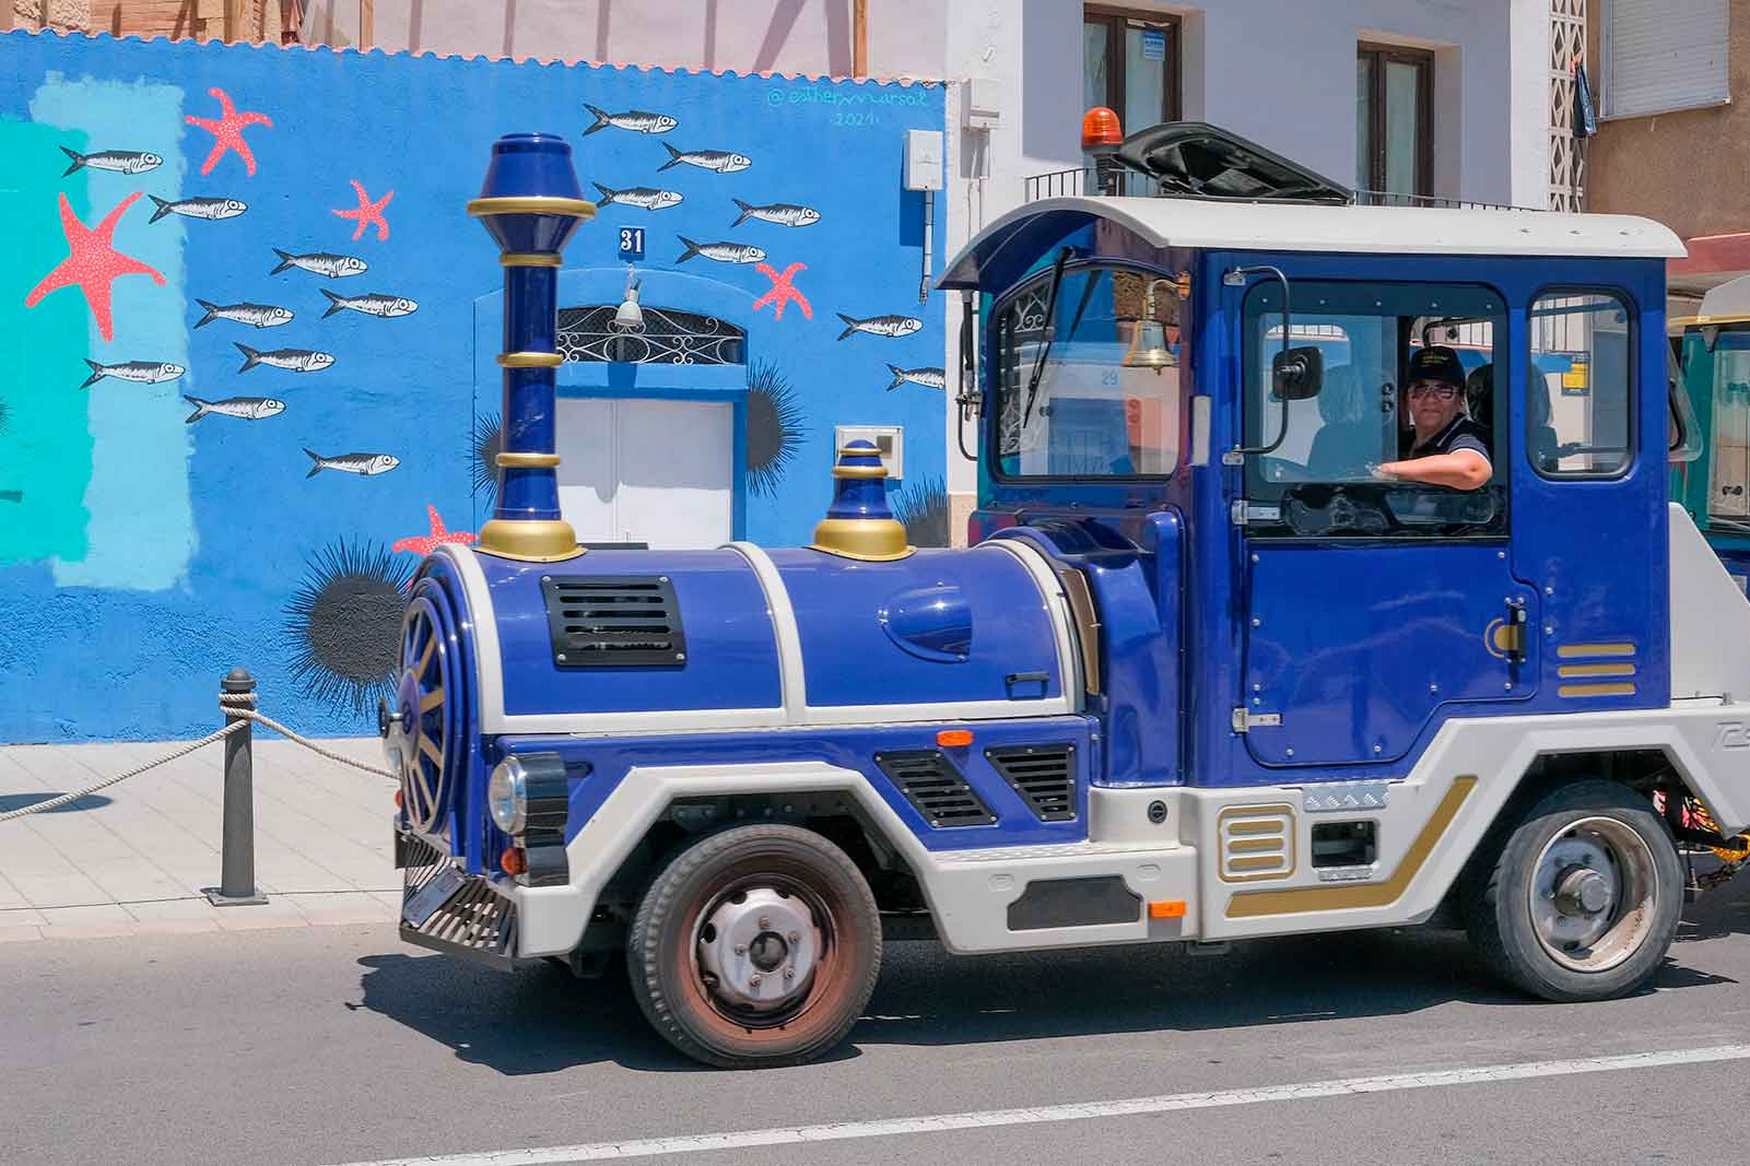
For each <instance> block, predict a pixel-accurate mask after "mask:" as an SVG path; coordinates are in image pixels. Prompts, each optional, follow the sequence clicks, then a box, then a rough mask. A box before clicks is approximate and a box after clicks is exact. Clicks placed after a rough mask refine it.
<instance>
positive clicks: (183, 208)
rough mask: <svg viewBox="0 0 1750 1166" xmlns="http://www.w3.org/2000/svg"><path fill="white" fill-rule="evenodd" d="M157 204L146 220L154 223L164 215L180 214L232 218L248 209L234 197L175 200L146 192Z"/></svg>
mask: <svg viewBox="0 0 1750 1166" xmlns="http://www.w3.org/2000/svg"><path fill="white" fill-rule="evenodd" d="M146 197H147V198H149V199H151V200H152V201H153V202H155V203H157V204H158V209H157V210H155V211H153V212H152V217H151V218H150V219H148V220H146V221H147V222H151V223H155V222H157V221H158V220H159V219H161V218H163V217H164V216H165V215H181V216H182V217H183V218H185V219H234V218H236V217H237V216H238V215H240V214H242V213H243V212H244V211H246V210H248V209H249V204H248V203H246V202H243V201H242V200H240V199H235V198H183V199H178V200H177V201H175V202H171V201H169V200H168V199H163V198H159V197H158V196H157V195H155V194H148V195H147V196H146Z"/></svg>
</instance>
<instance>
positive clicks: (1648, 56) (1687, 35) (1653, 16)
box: [1601, 0, 1731, 117]
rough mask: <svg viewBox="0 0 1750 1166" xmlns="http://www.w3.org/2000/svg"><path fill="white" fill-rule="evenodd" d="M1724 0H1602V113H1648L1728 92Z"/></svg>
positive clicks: (1708, 101) (1712, 101)
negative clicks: (1675, 1)
mask: <svg viewBox="0 0 1750 1166" xmlns="http://www.w3.org/2000/svg"><path fill="white" fill-rule="evenodd" d="M1726 5H1727V0H1683V3H1681V4H1671V3H1667V2H1663V0H1608V2H1607V3H1606V5H1605V9H1604V37H1603V40H1604V46H1603V47H1604V75H1603V77H1602V78H1601V80H1602V82H1603V84H1602V88H1603V99H1604V100H1603V106H1604V109H1603V113H1604V116H1605V117H1648V116H1651V115H1653V114H1659V113H1673V112H1675V111H1677V110H1681V109H1701V108H1705V107H1707V106H1710V105H1723V104H1725V103H1726V102H1727V101H1729V100H1731V90H1730V87H1729V85H1728V83H1727V76H1726V19H1727V17H1726Z"/></svg>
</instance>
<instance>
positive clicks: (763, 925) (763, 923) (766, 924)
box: [760, 915, 772, 931]
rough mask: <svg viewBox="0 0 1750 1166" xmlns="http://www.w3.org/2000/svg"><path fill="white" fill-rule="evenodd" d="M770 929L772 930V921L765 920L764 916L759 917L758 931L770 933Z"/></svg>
mask: <svg viewBox="0 0 1750 1166" xmlns="http://www.w3.org/2000/svg"><path fill="white" fill-rule="evenodd" d="M771 929H772V921H771V920H770V919H768V918H766V917H765V916H764V915H761V916H760V930H761V931H770V930H771Z"/></svg>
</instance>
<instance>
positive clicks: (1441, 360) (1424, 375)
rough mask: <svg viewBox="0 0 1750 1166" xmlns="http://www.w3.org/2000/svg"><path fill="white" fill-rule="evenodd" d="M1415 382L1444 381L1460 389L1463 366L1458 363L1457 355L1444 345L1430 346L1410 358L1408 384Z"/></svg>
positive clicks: (1419, 350) (1461, 386) (1462, 378)
mask: <svg viewBox="0 0 1750 1166" xmlns="http://www.w3.org/2000/svg"><path fill="white" fill-rule="evenodd" d="M1417 381H1444V382H1445V383H1446V384H1449V385H1454V386H1456V387H1458V388H1461V389H1462V388H1463V387H1464V365H1462V364H1460V363H1459V360H1458V353H1456V352H1454V351H1453V350H1452V349H1450V348H1448V347H1446V346H1445V345H1444V344H1430V345H1429V346H1428V347H1427V348H1421V349H1418V350H1417V351H1416V355H1414V356H1412V357H1410V383H1411V384H1415V383H1416V382H1417Z"/></svg>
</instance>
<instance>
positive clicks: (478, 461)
mask: <svg viewBox="0 0 1750 1166" xmlns="http://www.w3.org/2000/svg"><path fill="white" fill-rule="evenodd" d="M503 448H504V430H503V428H502V427H501V426H500V425H499V423H498V414H496V413H490V414H488V415H486V416H484V417H475V418H474V433H473V437H472V440H470V441H469V442H468V466H469V469H470V471H471V473H472V476H473V482H474V493H476V494H478V493H480V491H482V490H494V489H497V487H498V453H499V451H500V450H502V449H503Z"/></svg>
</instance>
